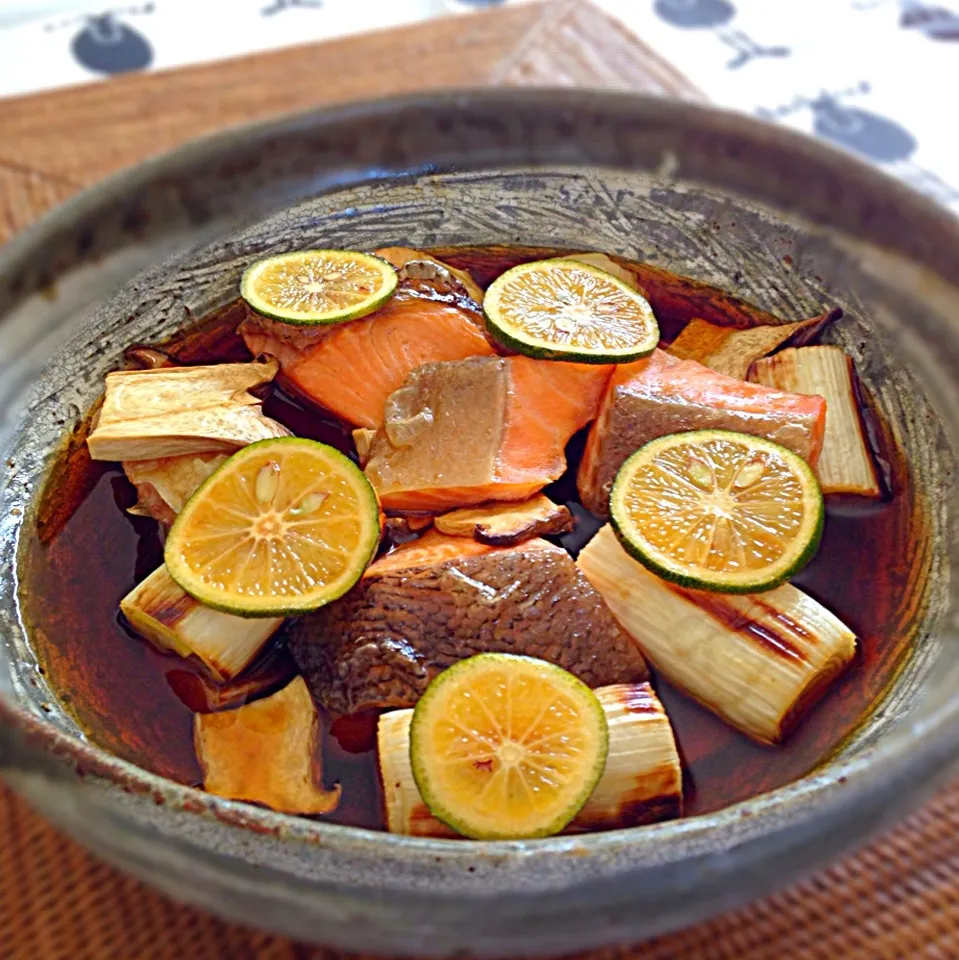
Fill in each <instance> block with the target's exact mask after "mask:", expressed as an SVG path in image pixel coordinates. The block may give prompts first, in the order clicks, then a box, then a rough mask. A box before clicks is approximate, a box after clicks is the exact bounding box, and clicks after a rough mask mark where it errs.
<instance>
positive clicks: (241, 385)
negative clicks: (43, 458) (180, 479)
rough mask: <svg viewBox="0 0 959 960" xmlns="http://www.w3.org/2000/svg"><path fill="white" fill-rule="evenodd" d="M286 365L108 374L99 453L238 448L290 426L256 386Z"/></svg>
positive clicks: (94, 449)
mask: <svg viewBox="0 0 959 960" xmlns="http://www.w3.org/2000/svg"><path fill="white" fill-rule="evenodd" d="M277 369H278V366H277V364H276V362H275V361H272V362H270V363H221V364H216V365H214V366H208V367H169V368H166V367H161V368H158V369H156V370H120V371H117V372H116V373H109V374H107V382H106V395H105V397H104V399H103V407H102V408H101V410H100V414H99V417H98V419H97V422H96V424H95V425H94V429H93V432H92V433H91V434H90V436H89V437H88V438H87V446H88V447H89V450H90V456H91V457H92V458H93V459H94V460H157V459H160V458H164V457H177V456H182V455H184V454H193V453H207V452H225V453H231V452H232V451H234V450H237V449H239V448H240V447H245V446H246V445H247V444H249V443H254V442H255V441H257V440H266V439H269V438H270V437H284V436H288V435H289V431H288V430H287V429H286V428H285V427H283V426H282V425H281V424H279V423H277V422H276V421H275V420H271V419H270V418H269V417H266V416H264V414H263V410H262V409H261V406H260V401H259V400H258V399H257V398H256V397H254V396H253V395H252V394H251V393H249V391H250V390H251V389H253V388H254V387H258V386H261V385H263V384H265V383H269V382H270V381H271V380H272V379H273V377H274V376H275V375H276V371H277Z"/></svg>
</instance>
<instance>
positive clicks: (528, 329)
mask: <svg viewBox="0 0 959 960" xmlns="http://www.w3.org/2000/svg"><path fill="white" fill-rule="evenodd" d="M483 312H484V313H485V315H486V325H487V327H488V329H489V332H490V334H491V335H492V336H493V337H494V338H495V339H496V340H498V341H499V342H500V343H502V344H503V345H504V346H506V347H509V348H511V349H513V350H516V351H518V352H519V353H525V354H527V355H528V356H531V357H539V358H541V359H544V360H575V361H578V362H580V363H624V362H626V361H628V360H636V359H637V358H639V357H645V356H646V355H647V354H650V353H652V352H653V350H654V348H655V347H656V344H657V343H659V325H658V324H657V323H656V317H655V316H654V315H653V308H652V307H651V306H650V305H649V301H647V300H646V299H645V297H643V295H642V294H640V293H638V292H637V291H636V290H634V289H633V288H632V287H630V286H629V285H628V284H626V283H624V282H623V281H622V280H620V279H619V278H618V277H614V276H612V275H611V274H609V273H606V272H605V271H604V270H600V269H599V268H598V267H595V266H592V265H591V264H588V263H581V262H579V261H576V260H564V259H557V260H538V261H536V262H535V263H523V264H520V265H519V266H518V267H513V268H512V269H511V270H507V271H506V273H504V274H503V275H502V276H500V277H498V278H497V279H496V280H494V281H493V283H492V284H490V286H489V289H488V290H487V291H486V296H485V297H484V298H483Z"/></svg>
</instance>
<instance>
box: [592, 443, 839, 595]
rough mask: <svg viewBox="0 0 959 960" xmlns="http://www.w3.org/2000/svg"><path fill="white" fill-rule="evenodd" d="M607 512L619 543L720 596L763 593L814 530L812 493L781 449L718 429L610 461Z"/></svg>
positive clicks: (812, 543)
mask: <svg viewBox="0 0 959 960" xmlns="http://www.w3.org/2000/svg"><path fill="white" fill-rule="evenodd" d="M610 516H611V520H612V524H613V528H614V529H615V531H616V533H617V535H618V536H619V539H620V541H621V543H622V544H623V546H624V547H625V548H626V550H627V551H628V552H629V553H630V554H632V556H633V557H635V558H636V559H637V560H638V561H639V562H640V563H642V564H643V565H645V566H646V567H648V568H649V569H650V570H652V571H653V572H654V573H656V574H658V575H659V576H660V577H662V578H663V579H665V580H670V581H673V582H674V583H679V584H682V585H683V586H687V587H693V588H696V589H700V590H713V591H716V592H720V593H759V592H762V591H764V590H772V589H773V588H774V587H777V586H779V585H780V584H782V583H785V582H786V581H787V580H788V579H789V578H790V577H792V576H794V575H795V574H796V573H798V572H799V571H800V570H801V569H802V568H803V567H804V566H805V565H806V564H807V563H808V562H809V561H810V560H811V559H812V557H813V556H814V554H815V552H816V550H817V548H818V546H819V541H820V539H821V537H822V530H823V522H824V517H825V508H824V505H823V496H822V491H821V490H820V487H819V483H818V481H817V480H816V477H815V475H814V474H813V472H812V470H811V469H810V467H809V465H808V464H807V463H806V462H805V460H803V459H802V457H799V456H797V455H796V454H795V453H793V452H792V451H791V450H787V449H786V448H785V447H781V446H780V445H779V444H777V443H772V442H771V441H769V440H765V439H762V438H760V437H754V436H750V435H748V434H743V433H734V432H732V431H726V430H700V431H695V432H692V433H675V434H671V435H669V436H665V437H660V438H659V439H657V440H652V441H650V442H649V443H647V444H646V445H645V446H644V447H641V448H640V449H639V450H637V451H636V452H635V453H634V454H633V455H632V456H631V457H630V458H629V459H628V460H627V461H626V462H625V463H624V464H623V466H622V467H621V468H620V470H619V473H618V474H617V475H616V480H615V482H614V483H613V489H612V492H611V494H610Z"/></svg>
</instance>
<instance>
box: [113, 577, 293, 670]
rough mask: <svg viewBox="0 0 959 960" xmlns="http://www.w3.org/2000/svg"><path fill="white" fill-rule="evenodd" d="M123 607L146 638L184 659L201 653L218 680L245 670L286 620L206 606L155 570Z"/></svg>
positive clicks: (133, 592)
mask: <svg viewBox="0 0 959 960" xmlns="http://www.w3.org/2000/svg"><path fill="white" fill-rule="evenodd" d="M120 610H121V611H122V613H123V615H124V616H125V617H126V618H127V620H128V621H129V623H130V626H131V627H133V629H134V630H136V632H137V633H138V634H140V636H142V637H143V638H144V639H145V640H149V641H150V642H151V643H152V644H154V645H155V646H157V647H160V648H161V649H163V650H171V651H172V652H173V653H178V654H179V655H180V656H181V657H191V656H193V657H196V658H197V659H198V660H199V661H200V662H201V663H203V664H204V666H206V668H207V669H208V670H209V671H210V673H211V674H212V675H213V676H214V677H215V678H216V679H217V680H219V681H221V682H222V681H227V680H232V679H233V677H235V676H237V675H238V674H239V673H241V672H242V671H243V670H244V669H245V668H246V667H247V666H249V664H250V663H252V662H253V660H254V659H255V658H256V655H257V654H258V653H259V652H260V650H261V649H262V648H263V645H264V644H265V643H266V641H267V640H269V639H270V637H272V636H273V634H274V633H276V631H277V630H279V628H280V624H282V623H283V618H282V617H269V618H261V619H248V618H245V617H235V616H233V615H232V614H229V613H223V612H221V611H220V610H212V609H210V608H209V607H205V606H203V604H202V603H200V602H199V601H197V600H194V599H193V597H191V596H190V595H189V594H188V593H186V592H185V591H184V590H183V589H182V588H181V587H180V586H179V584H177V583H176V581H175V580H174V579H173V578H172V577H171V576H170V574H169V573H168V572H167V568H166V565H165V564H164V565H163V566H162V567H159V568H158V569H156V570H154V571H153V573H151V574H150V576H149V577H147V578H146V580H144V581H143V582H142V583H141V584H139V586H136V587H134V588H133V590H131V591H130V593H128V594H127V595H126V596H125V597H124V598H123V599H122V600H121V601H120Z"/></svg>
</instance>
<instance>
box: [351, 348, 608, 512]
mask: <svg viewBox="0 0 959 960" xmlns="http://www.w3.org/2000/svg"><path fill="white" fill-rule="evenodd" d="M612 370H613V368H612V367H608V366H595V365H592V364H584V363H555V362H551V361H545V360H533V359H531V358H529V357H496V358H494V357H486V358H472V359H468V360H460V361H458V362H455V363H434V364H427V365H426V366H423V367H420V368H419V369H418V370H415V371H414V372H413V373H412V374H410V376H409V377H408V378H407V380H406V382H405V383H404V384H403V386H402V387H401V388H400V389H399V390H397V391H396V392H395V393H394V394H393V395H392V396H391V397H390V399H389V402H388V404H387V407H386V418H385V421H384V423H383V426H382V427H381V428H380V429H379V430H378V431H377V433H376V436H375V437H374V438H373V441H372V443H371V445H370V448H369V455H368V459H367V462H366V475H367V476H368V477H369V478H370V481H371V482H372V484H373V486H374V487H375V488H376V491H377V493H378V494H379V496H380V500H381V502H382V504H383V507H384V508H385V509H386V510H393V511H399V512H404V511H405V512H442V511H445V510H449V509H452V508H454V507H464V506H473V505H476V504H480V503H485V502H486V501H488V500H526V499H528V498H529V497H531V496H532V495H533V494H534V493H537V492H538V491H539V490H542V488H543V487H545V486H546V485H547V484H548V483H551V482H552V481H553V480H556V479H557V478H558V477H559V476H561V475H562V474H563V472H564V471H565V469H566V457H565V453H564V451H565V447H566V444H567V442H568V441H569V438H570V437H571V436H572V435H573V434H574V433H576V431H577V430H580V429H582V428H583V427H585V426H586V424H588V423H589V421H590V420H592V419H593V417H594V416H595V415H596V411H597V409H598V407H599V401H600V398H601V397H602V394H603V391H604V390H605V388H606V383H607V381H608V380H609V378H610V376H611V375H612Z"/></svg>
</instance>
